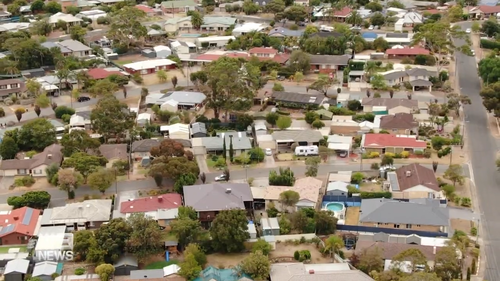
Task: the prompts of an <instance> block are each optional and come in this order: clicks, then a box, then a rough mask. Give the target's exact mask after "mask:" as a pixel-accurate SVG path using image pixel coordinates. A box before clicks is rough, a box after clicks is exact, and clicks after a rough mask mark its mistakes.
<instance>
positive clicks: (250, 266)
mask: <svg viewBox="0 0 500 281" xmlns="http://www.w3.org/2000/svg"><path fill="white" fill-rule="evenodd" d="M240 266H241V269H242V271H243V272H244V273H246V274H248V275H250V276H251V277H252V278H254V279H255V280H266V279H267V278H268V276H269V273H270V272H271V262H270V261H269V258H268V257H267V256H266V255H264V254H263V253H262V252H260V251H257V252H255V253H251V254H250V255H249V256H248V257H247V258H245V259H244V260H243V261H242V262H241V265H240Z"/></svg>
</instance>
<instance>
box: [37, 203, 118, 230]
mask: <svg viewBox="0 0 500 281" xmlns="http://www.w3.org/2000/svg"><path fill="white" fill-rule="evenodd" d="M111 205H112V204H111V200H109V199H102V200H101V199H95V200H85V201H82V202H78V203H69V204H66V205H65V206H62V207H55V208H52V209H45V210H44V212H43V215H42V218H41V224H40V225H41V226H58V225H66V226H68V227H69V228H70V229H71V228H72V229H74V230H82V229H90V228H99V227H100V226H101V225H102V224H103V223H105V222H108V221H109V220H110V219H111V208H112V207H111Z"/></svg>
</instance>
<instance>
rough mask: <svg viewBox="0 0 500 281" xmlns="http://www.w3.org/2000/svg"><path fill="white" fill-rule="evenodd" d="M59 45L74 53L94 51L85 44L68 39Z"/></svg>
mask: <svg viewBox="0 0 500 281" xmlns="http://www.w3.org/2000/svg"><path fill="white" fill-rule="evenodd" d="M57 44H59V45H60V46H63V47H66V48H68V49H70V50H71V51H73V52H82V51H90V50H92V49H91V48H90V47H89V46H87V45H85V44H83V43H82V42H80V41H76V40H73V39H68V40H64V41H61V42H57Z"/></svg>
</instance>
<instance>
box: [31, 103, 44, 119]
mask: <svg viewBox="0 0 500 281" xmlns="http://www.w3.org/2000/svg"><path fill="white" fill-rule="evenodd" d="M33 111H35V113H36V116H37V117H40V113H42V110H41V109H40V106H38V105H35V108H34V109H33Z"/></svg>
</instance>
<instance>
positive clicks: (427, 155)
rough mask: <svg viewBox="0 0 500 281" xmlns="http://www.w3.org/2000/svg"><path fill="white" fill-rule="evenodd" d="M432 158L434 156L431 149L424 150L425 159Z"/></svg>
mask: <svg viewBox="0 0 500 281" xmlns="http://www.w3.org/2000/svg"><path fill="white" fill-rule="evenodd" d="M431 156H432V152H431V150H430V149H425V150H424V157H425V158H427V159H429V158H431Z"/></svg>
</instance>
